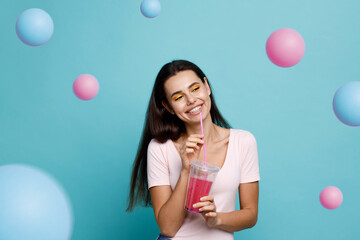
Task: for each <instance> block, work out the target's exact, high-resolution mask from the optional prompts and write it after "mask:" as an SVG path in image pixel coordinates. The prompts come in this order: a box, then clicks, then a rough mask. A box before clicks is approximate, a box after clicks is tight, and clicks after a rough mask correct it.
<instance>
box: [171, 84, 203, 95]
mask: <svg viewBox="0 0 360 240" xmlns="http://www.w3.org/2000/svg"><path fill="white" fill-rule="evenodd" d="M196 84H200V83H199V82H193V83H192V84H190V85H189V86H188V88H191V87H192V86H194V85H196ZM178 93H181V91H176V92H173V94H171V96H170V97H173V96H174V95H175V94H178Z"/></svg>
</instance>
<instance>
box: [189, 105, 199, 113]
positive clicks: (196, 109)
mask: <svg viewBox="0 0 360 240" xmlns="http://www.w3.org/2000/svg"><path fill="white" fill-rule="evenodd" d="M200 108H201V106H198V107H196V108H193V109H192V110H191V111H190V112H191V113H193V112H196V111H198V110H199V109H200Z"/></svg>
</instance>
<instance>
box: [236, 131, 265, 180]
mask: <svg viewBox="0 0 360 240" xmlns="http://www.w3.org/2000/svg"><path fill="white" fill-rule="evenodd" d="M245 144H247V145H248V147H247V150H245V151H246V154H245V157H244V159H243V162H242V164H241V173H240V183H248V182H255V181H259V180H260V173H259V160H258V151H257V144H256V139H255V137H254V136H253V135H252V134H251V133H249V134H248V136H247V138H246V142H245Z"/></svg>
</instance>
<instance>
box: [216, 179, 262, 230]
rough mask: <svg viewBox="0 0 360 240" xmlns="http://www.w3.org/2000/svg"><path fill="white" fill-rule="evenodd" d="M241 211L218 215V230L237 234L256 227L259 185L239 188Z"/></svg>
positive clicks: (253, 184)
mask: <svg viewBox="0 0 360 240" xmlns="http://www.w3.org/2000/svg"><path fill="white" fill-rule="evenodd" d="M239 199H240V210H238V211H234V212H229V213H218V221H217V225H216V226H215V227H216V228H220V229H222V230H225V231H229V232H236V231H240V230H243V229H246V228H251V227H253V226H255V224H256V222H257V215H258V200H259V183H258V182H252V183H243V184H240V186H239Z"/></svg>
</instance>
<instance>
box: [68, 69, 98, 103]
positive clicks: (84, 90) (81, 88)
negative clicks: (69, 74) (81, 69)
mask: <svg viewBox="0 0 360 240" xmlns="http://www.w3.org/2000/svg"><path fill="white" fill-rule="evenodd" d="M73 90H74V93H75V95H76V96H77V97H78V98H80V99H81V100H90V99H93V98H94V97H96V95H97V94H98V92H99V83H98V81H97V80H96V78H95V77H94V76H92V75H90V74H82V75H80V76H78V77H77V78H76V79H75V81H74V84H73Z"/></svg>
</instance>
